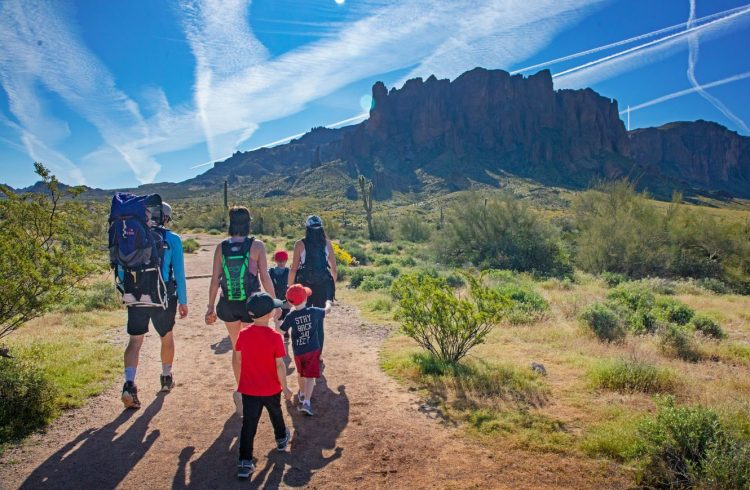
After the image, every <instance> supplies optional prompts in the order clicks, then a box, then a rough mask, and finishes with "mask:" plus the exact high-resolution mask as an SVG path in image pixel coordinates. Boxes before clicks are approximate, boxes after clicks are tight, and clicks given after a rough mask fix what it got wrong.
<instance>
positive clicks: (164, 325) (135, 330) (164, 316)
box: [128, 296, 177, 337]
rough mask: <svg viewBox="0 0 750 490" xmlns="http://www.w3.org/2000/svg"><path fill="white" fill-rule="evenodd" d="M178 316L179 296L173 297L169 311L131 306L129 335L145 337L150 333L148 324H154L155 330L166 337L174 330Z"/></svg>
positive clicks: (169, 304)
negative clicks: (144, 335)
mask: <svg viewBox="0 0 750 490" xmlns="http://www.w3.org/2000/svg"><path fill="white" fill-rule="evenodd" d="M176 316H177V296H171V297H170V298H169V303H168V305H167V309H166V310H165V309H163V308H160V307H158V306H129V307H128V335H143V334H145V333H146V332H148V322H149V321H151V323H153V324H154V330H156V332H157V333H158V334H159V336H160V337H164V336H165V335H167V334H168V333H169V332H171V331H172V328H174V323H175V317H176Z"/></svg>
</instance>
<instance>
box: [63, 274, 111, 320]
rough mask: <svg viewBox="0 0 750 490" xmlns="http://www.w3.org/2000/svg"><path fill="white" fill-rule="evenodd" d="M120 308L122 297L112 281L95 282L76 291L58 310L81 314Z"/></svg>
mask: <svg viewBox="0 0 750 490" xmlns="http://www.w3.org/2000/svg"><path fill="white" fill-rule="evenodd" d="M121 306H122V297H121V296H120V293H119V291H117V288H116V287H115V284H114V282H113V281H95V282H93V283H91V284H89V285H88V286H85V287H81V288H79V289H77V290H76V291H75V292H74V293H73V294H71V296H70V297H69V298H68V300H67V301H65V302H64V303H63V304H62V305H61V307H60V310H62V311H64V312H65V313H82V312H85V311H95V310H116V309H119V308H120V307H121Z"/></svg>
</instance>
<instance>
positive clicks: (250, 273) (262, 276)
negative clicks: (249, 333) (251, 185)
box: [205, 206, 275, 415]
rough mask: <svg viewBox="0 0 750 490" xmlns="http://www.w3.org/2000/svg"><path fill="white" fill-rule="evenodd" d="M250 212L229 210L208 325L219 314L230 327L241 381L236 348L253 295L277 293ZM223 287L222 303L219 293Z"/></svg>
mask: <svg viewBox="0 0 750 490" xmlns="http://www.w3.org/2000/svg"><path fill="white" fill-rule="evenodd" d="M251 221H252V219H251V217H250V211H248V209H247V208H246V207H244V206H233V207H232V208H231V209H230V210H229V238H227V239H226V240H224V241H223V242H221V243H220V244H219V245H217V246H216V251H215V252H214V264H213V273H212V275H211V285H210V286H209V288H208V310H207V311H206V317H205V321H206V325H212V324H214V323H215V322H216V318H217V317H218V318H219V319H220V320H222V321H223V322H224V323H225V324H226V326H227V332H228V333H229V339H230V340H231V342H232V370H233V371H234V377H235V379H236V380H237V382H238V383H239V379H240V362H241V361H240V356H239V353H238V352H237V350H236V344H237V337H238V336H239V334H240V330H242V328H243V327H245V326H247V325H249V324H250V323H252V321H253V319H252V318H251V316H250V314H249V313H248V310H247V300H248V298H250V295H252V294H253V293H256V292H258V291H260V287H261V285H262V286H263V289H264V290H265V291H266V292H267V293H268V294H269V295H271V297H273V298H275V296H274V288H273V283H272V282H271V276H269V274H268V263H267V261H266V246H265V245H264V244H263V242H262V241H260V240H258V239H256V238H255V237H251V236H249V235H250V222H251ZM219 287H221V296H220V298H219V303H218V305H216V306H214V305H215V304H216V295H217V294H218V292H219ZM234 402H235V406H236V408H237V413H238V414H239V415H242V395H240V394H239V392H237V391H235V392H234Z"/></svg>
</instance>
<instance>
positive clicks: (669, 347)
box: [658, 323, 702, 362]
mask: <svg viewBox="0 0 750 490" xmlns="http://www.w3.org/2000/svg"><path fill="white" fill-rule="evenodd" d="M658 333H659V344H660V346H661V349H662V351H663V352H664V353H665V354H667V355H671V356H672V357H676V358H678V359H682V360H683V361H689V362H697V361H699V360H700V359H701V357H702V355H701V352H700V350H699V349H698V345H697V344H696V342H695V339H694V338H693V332H692V330H691V329H690V328H688V327H686V326H685V325H677V324H675V323H665V324H661V325H660V326H659V330H658Z"/></svg>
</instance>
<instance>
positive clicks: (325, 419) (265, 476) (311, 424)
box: [172, 377, 349, 489]
mask: <svg viewBox="0 0 750 490" xmlns="http://www.w3.org/2000/svg"><path fill="white" fill-rule="evenodd" d="M313 402H314V404H315V416H314V417H307V416H303V415H302V414H300V413H299V412H298V411H297V408H296V406H293V405H291V404H288V403H287V404H286V411H287V412H288V413H289V415H290V416H291V417H292V425H293V428H294V430H293V431H292V432H293V436H292V442H291V449H290V451H289V452H286V453H278V452H276V449H275V447H274V441H273V440H269V441H266V440H263V438H261V437H260V436H258V435H256V439H255V448H256V457H257V456H258V455H260V454H263V453H265V452H266V449H265V448H270V449H269V450H268V452H267V453H266V462H265V464H264V465H262V466H260V465H259V466H258V468H257V469H256V470H255V473H253V475H252V478H251V480H250V485H249V486H250V488H261V487H262V488H279V487H280V486H281V485H282V483H283V484H284V485H287V486H292V487H302V486H305V485H307V484H308V483H309V482H310V478H311V476H312V473H313V472H314V471H317V470H320V469H321V468H323V467H325V466H326V465H327V464H329V463H330V462H332V461H334V460H336V459H338V458H339V457H341V454H342V452H343V449H342V448H340V447H337V446H336V440H337V439H338V437H339V435H340V434H341V431H343V430H344V427H346V425H347V424H348V423H349V398H348V397H347V395H346V391H345V389H344V387H343V386H339V388H338V393H335V392H333V391H332V390H330V389H329V388H328V386H327V385H326V382H325V378H322V377H321V378H320V379H319V380H318V384H317V386H316V387H315V392H314V394H313ZM282 403H283V402H282ZM259 424H270V422H269V420H268V415H266V411H265V410H264V411H263V415H262V416H261V419H260V423H259ZM241 428H242V419H241V418H239V417H236V416H234V415H232V416H231V417H229V418H228V419H227V421H226V422H225V423H224V427H223V429H222V431H221V434H219V437H218V438H217V439H216V440H215V441H214V442H213V444H211V447H209V448H208V449H207V450H206V451H205V452H204V453H202V454H201V456H200V457H199V458H198V459H196V460H195V461H190V460H191V459H192V457H193V456H194V454H195V452H196V450H195V448H194V447H192V446H190V447H186V448H184V449H183V450H182V452H181V453H180V456H179V461H178V468H177V473H176V474H175V477H174V480H173V482H172V488H174V489H192V488H195V489H202V488H231V487H232V486H234V485H238V488H239V487H241V488H248V483H247V482H238V481H237V459H238V449H239V448H238V444H239V435H240V429H241ZM325 453H330V454H328V455H327V456H326V455H325ZM260 459H262V458H260ZM188 469H189V476H188ZM188 479H189V480H190V481H189V483H188Z"/></svg>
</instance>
